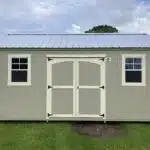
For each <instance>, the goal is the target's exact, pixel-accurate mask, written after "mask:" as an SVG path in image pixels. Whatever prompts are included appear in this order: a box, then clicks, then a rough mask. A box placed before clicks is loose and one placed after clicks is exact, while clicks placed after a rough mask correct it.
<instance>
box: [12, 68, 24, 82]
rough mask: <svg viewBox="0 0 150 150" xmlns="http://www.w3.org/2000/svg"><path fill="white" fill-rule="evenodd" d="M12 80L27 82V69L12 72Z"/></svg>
mask: <svg viewBox="0 0 150 150" xmlns="http://www.w3.org/2000/svg"><path fill="white" fill-rule="evenodd" d="M11 73H12V74H11V81H12V82H27V71H14V70H12V72H11Z"/></svg>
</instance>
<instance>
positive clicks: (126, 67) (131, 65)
mask: <svg viewBox="0 0 150 150" xmlns="http://www.w3.org/2000/svg"><path fill="white" fill-rule="evenodd" d="M125 69H133V64H126V65H125Z"/></svg>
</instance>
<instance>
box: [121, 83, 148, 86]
mask: <svg viewBox="0 0 150 150" xmlns="http://www.w3.org/2000/svg"><path fill="white" fill-rule="evenodd" d="M122 86H146V84H145V83H122Z"/></svg>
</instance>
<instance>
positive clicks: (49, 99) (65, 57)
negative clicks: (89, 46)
mask: <svg viewBox="0 0 150 150" xmlns="http://www.w3.org/2000/svg"><path fill="white" fill-rule="evenodd" d="M49 57H50V58H54V59H55V60H56V59H57V60H56V61H57V62H64V61H67V60H69V61H73V79H74V80H73V86H69V87H70V88H73V114H54V115H53V116H51V117H92V118H93V117H98V115H96V116H95V115H86V114H85V115H84V114H83V115H77V114H78V109H79V108H78V107H77V105H78V102H76V96H78V95H77V93H78V92H77V90H76V87H77V84H78V82H79V81H78V75H77V73H76V70H78V69H79V68H78V60H83V59H84V58H86V59H87V58H89V60H87V61H88V62H93V63H96V64H97V63H98V61H97V60H96V58H101V57H106V54H76V55H74V54H68V55H66V54H52V55H51V54H47V55H46V58H49ZM61 58H63V59H62V60H61ZM76 58H77V59H76ZM91 59H94V60H91ZM55 60H52V61H51V63H50V61H49V60H48V59H46V65H47V70H46V78H47V80H46V120H49V116H48V114H49V113H51V107H50V105H51V103H52V95H51V94H50V93H52V88H50V89H48V85H49V84H50V85H51V84H52V81H51V78H50V77H49V75H50V73H51V72H52V64H54V63H56V61H55ZM58 60H59V61H58ZM102 63H103V65H102V66H103V69H104V71H102V73H101V78H102V77H103V80H101V81H102V82H101V83H102V84H103V85H104V86H106V81H105V72H106V65H105V62H104V61H102ZM100 70H101V69H100ZM48 72H49V73H48ZM78 85H79V84H78ZM54 87H56V86H54ZM57 87H58V88H59V86H57ZM66 87H67V86H66ZM93 88H94V86H93ZM50 90H51V91H50ZM49 91H50V92H49ZM101 96H103V105H104V106H105V107H104V108H103V110H101V112H103V113H104V114H105V115H104V117H103V119H106V89H104V90H103V89H102V92H101ZM77 101H78V100H77ZM76 109H77V110H76Z"/></svg>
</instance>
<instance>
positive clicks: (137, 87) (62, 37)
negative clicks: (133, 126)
mask: <svg viewBox="0 0 150 150" xmlns="http://www.w3.org/2000/svg"><path fill="white" fill-rule="evenodd" d="M0 39H1V40H0V120H1V121H2V120H19V121H20V120H23V121H56V120H57V121H104V122H106V121H150V67H149V64H150V35H147V34H121V33H115V34H114V33H112V34H108V33H107V34H95V33H86V34H85V33H84V34H9V35H0Z"/></svg>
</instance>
